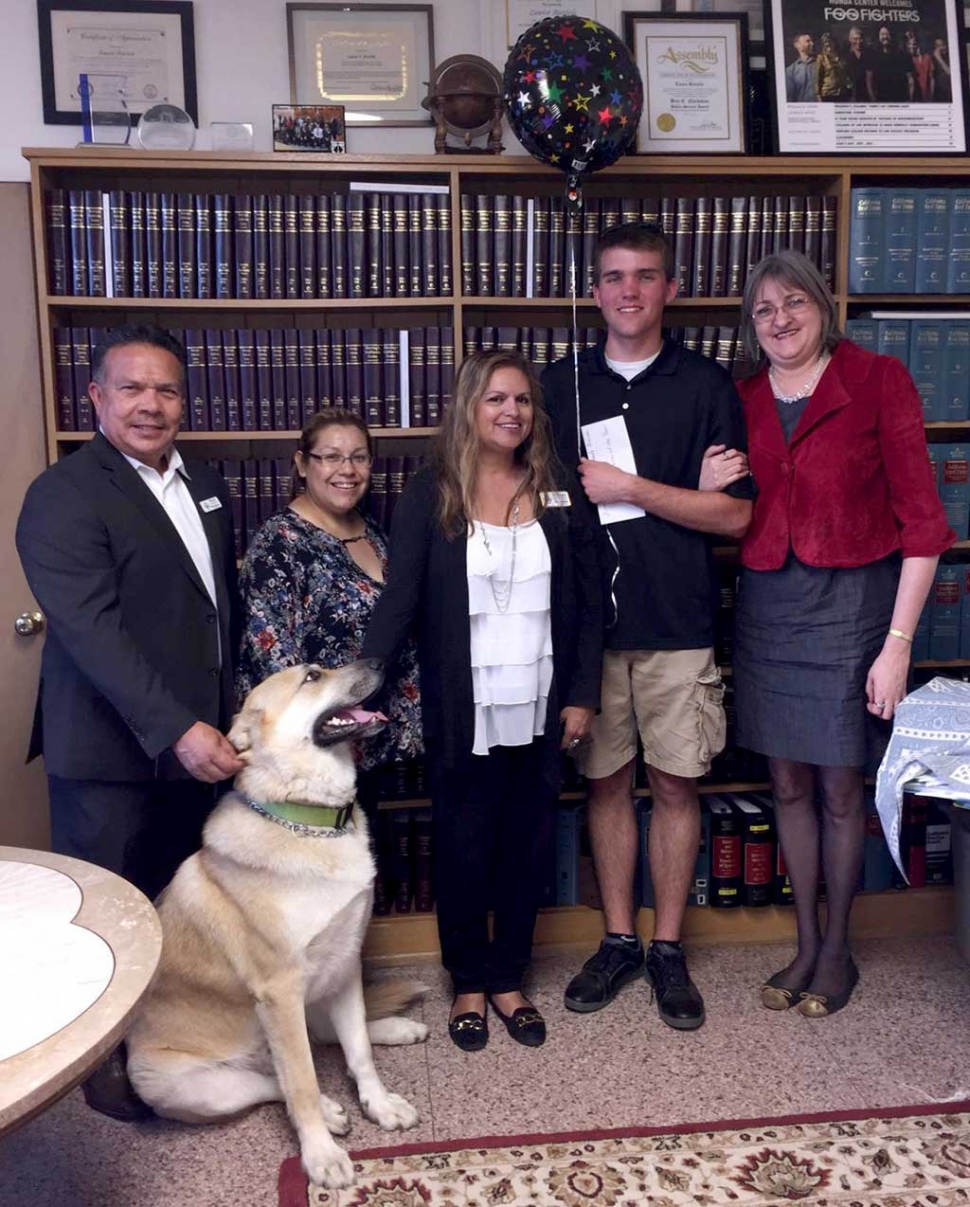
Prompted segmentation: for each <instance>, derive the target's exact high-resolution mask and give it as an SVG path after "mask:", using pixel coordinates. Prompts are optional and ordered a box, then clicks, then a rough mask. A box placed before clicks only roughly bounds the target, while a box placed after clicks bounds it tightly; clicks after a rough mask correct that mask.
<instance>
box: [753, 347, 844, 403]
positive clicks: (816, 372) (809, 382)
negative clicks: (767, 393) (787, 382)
mask: <svg viewBox="0 0 970 1207" xmlns="http://www.w3.org/2000/svg"><path fill="white" fill-rule="evenodd" d="M831 359H832V356H831V353H829V352H823V353H822V355H821V356H820V357H819V358H818V360H817V361H816V362H815V368H814V369H813V370H812V371H811V373H810V374H809V375H808V377H807V378H806V380H805V381H803V382H802V384H801V385H800V386H799V387H798V389H797V390H796V391H795V392H794V393H793V394H785V393H784V392H783V391H782V389H781V386H779V384H778V381H777V379H776V377H775V370H774V366H772V365H769V366H768V380H769V381H770V382H771V389H772V392H773V393H774V396H775V397H776V398H777V399H778V401H779V402H785V403H787V404H788V405H789V406H791V404H792V403H793V402H800V401H801V399H803V398H807V397H808V396H809V394H811V392H812V391H813V390H814V389H815V386H816V384H817V383H818V379H819V378H820V377H821V376H822V374H823V373H824V372H825V366H826V365H827V364H828V363H829V361H830V360H831Z"/></svg>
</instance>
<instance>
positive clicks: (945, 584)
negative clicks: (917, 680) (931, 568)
mask: <svg viewBox="0 0 970 1207" xmlns="http://www.w3.org/2000/svg"><path fill="white" fill-rule="evenodd" d="M925 659H931V660H932V661H934V662H953V661H956V660H957V659H970V567H968V566H966V565H960V564H959V563H953V562H941V563H940V565H939V566H937V568H936V574H935V575H934V578H933V586H932V588H931V589H930V593H929V596H928V598H927V600H926V605H925V606H924V608H923V612H922V614H921V616H920V619H919V624H917V626H916V631H915V632H914V634H913V661H914V662H919V661H923V660H925Z"/></svg>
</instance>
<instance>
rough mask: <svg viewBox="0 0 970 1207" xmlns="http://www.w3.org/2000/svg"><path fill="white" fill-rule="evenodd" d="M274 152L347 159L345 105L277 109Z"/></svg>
mask: <svg viewBox="0 0 970 1207" xmlns="http://www.w3.org/2000/svg"><path fill="white" fill-rule="evenodd" d="M273 150H274V151H316V152H317V153H318V154H319V153H322V154H324V155H343V154H344V153H345V152H346V150H347V132H346V129H345V126H344V107H343V105H274V106H273Z"/></svg>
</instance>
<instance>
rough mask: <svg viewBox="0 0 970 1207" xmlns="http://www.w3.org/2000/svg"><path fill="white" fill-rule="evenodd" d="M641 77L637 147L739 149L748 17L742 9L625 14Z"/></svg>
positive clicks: (684, 151) (682, 150)
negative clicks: (702, 12)
mask: <svg viewBox="0 0 970 1207" xmlns="http://www.w3.org/2000/svg"><path fill="white" fill-rule="evenodd" d="M624 22H625V26H626V28H625V35H626V40H627V43H628V44H629V45H630V47H631V48H632V49H633V51H634V57H635V58H636V62H637V66H638V67H639V68H640V74H641V76H642V77H643V98H644V99H643V117H642V118H641V120H640V128H639V130H638V131H637V150H638V151H640V152H647V151H649V152H650V153H652V154H671V153H675V154H698V155H700V154H704V155H709V154H710V153H711V152H714V153H717V152H726V153H733V154H743V153H744V151H745V149H746V145H747V137H746V121H745V115H746V107H747V104H746V103H747V91H748V90H747V65H748V52H747V41H748V21H747V17H746V16H745V14H744V13H735V14H731V15H729V14H716V15H715V14H713V13H712V14H698V13H691V14H687V13H685V14H679V13H665V14H663V15H655V14H653V13H625V14H624Z"/></svg>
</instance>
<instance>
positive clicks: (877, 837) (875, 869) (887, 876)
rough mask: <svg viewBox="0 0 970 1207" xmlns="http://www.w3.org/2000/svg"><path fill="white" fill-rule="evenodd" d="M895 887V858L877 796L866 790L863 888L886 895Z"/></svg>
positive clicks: (868, 891)
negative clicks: (883, 823)
mask: <svg viewBox="0 0 970 1207" xmlns="http://www.w3.org/2000/svg"><path fill="white" fill-rule="evenodd" d="M892 886H893V857H892V855H890V853H889V846H888V845H887V843H886V838H885V835H884V834H883V832H882V822H881V821H880V820H879V814H878V812H877V811H876V800H875V795H874V794H873V793H872V792H871V791H870V790H869V789H868V788H867V789H866V839H865V853H864V857H863V865H862V887H863V890H864V891H865V892H867V893H884V892H886V891H887V890H888V889H891V888H892Z"/></svg>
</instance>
